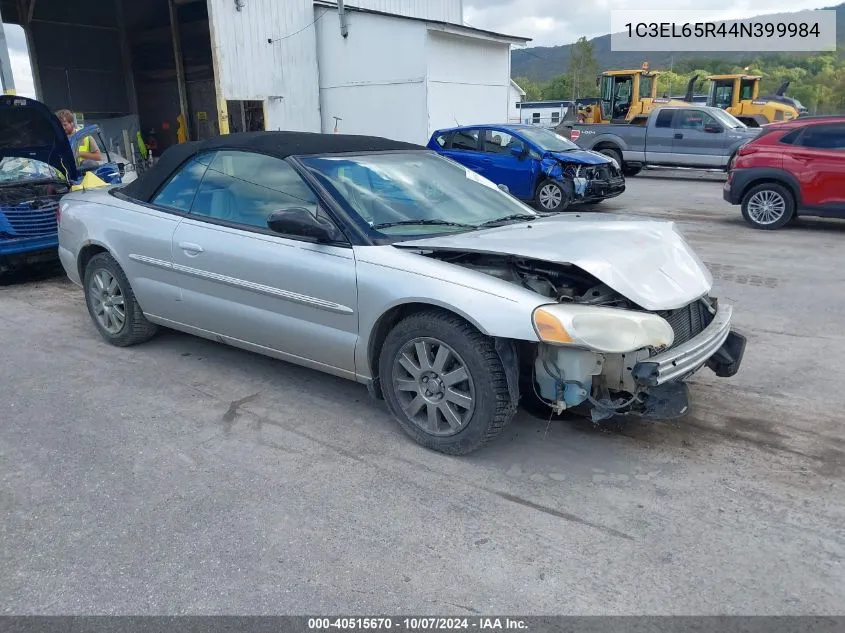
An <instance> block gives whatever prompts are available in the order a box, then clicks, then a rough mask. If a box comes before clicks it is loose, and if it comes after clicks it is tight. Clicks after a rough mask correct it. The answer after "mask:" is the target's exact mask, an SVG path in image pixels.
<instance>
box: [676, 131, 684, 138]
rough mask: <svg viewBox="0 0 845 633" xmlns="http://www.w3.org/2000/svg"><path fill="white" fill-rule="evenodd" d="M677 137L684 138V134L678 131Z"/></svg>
mask: <svg viewBox="0 0 845 633" xmlns="http://www.w3.org/2000/svg"><path fill="white" fill-rule="evenodd" d="M675 138H684V135H683V134H681V133H680V132H678V133H676V134H675Z"/></svg>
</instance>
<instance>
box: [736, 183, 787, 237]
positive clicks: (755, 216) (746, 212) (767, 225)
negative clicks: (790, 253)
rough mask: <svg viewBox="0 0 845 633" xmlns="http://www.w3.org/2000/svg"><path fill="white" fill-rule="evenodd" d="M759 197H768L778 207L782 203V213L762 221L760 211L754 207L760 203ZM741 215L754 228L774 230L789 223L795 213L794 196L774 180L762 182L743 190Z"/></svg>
mask: <svg viewBox="0 0 845 633" xmlns="http://www.w3.org/2000/svg"><path fill="white" fill-rule="evenodd" d="M761 199H768V200H771V201H772V204H774V205H777V207H780V206H781V205H782V209H783V211H782V213H781V214H780V215H779V216H778V217H777V219H773V220H771V221H768V222H763V221H762V219H761V215H760V212H759V211H757V210H756V209H757V208H759V207H757V205H759V204H760V200H761ZM741 208H742V217H743V218H745V221H746V222H748V223H749V224H750V225H751V226H753V227H754V228H755V229H763V230H767V231H774V230H775V229H779V228H782V227H784V226H786V225H787V224H789V222H790V220H792V217H793V216H794V215H795V196H793V195H792V192H791V191H790V190H789V189H788V188H787V187H785V186H784V185H781V184H779V183H776V182H764V183H762V184H760V185H757V186H755V187H752V188H751V189H749V190H748V191H746V192H745V195H744V196H743V197H742V207H741Z"/></svg>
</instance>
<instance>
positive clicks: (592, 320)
mask: <svg viewBox="0 0 845 633" xmlns="http://www.w3.org/2000/svg"><path fill="white" fill-rule="evenodd" d="M532 321H533V322H534V330H535V331H536V332H537V336H538V337H539V338H540V340H541V341H543V342H544V343H550V344H552V345H572V346H574V347H585V348H587V349H591V350H594V351H597V352H603V353H605V354H627V353H628V352H633V351H635V350H638V349H642V348H644V347H654V348H662V347H669V346H671V345H672V343H673V342H674V340H675V333H674V332H673V331H672V326H671V325H669V323H667V322H666V320H665V319H662V318H661V317H659V316H657V315H656V314H650V313H648V312H634V311H631V310H620V309H618V308H604V307H594V306H584V305H570V304H560V303H556V304H549V305H544V306H540V307H539V308H537V309H535V310H534V313H533V315H532Z"/></svg>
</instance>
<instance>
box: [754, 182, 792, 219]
mask: <svg viewBox="0 0 845 633" xmlns="http://www.w3.org/2000/svg"><path fill="white" fill-rule="evenodd" d="M784 213H786V200H784V199H783V196H782V195H780V194H779V193H778V192H777V191H772V190H770V189H763V190H761V191H758V192H757V193H755V194H754V195H753V196H751V199H750V200H749V201H748V215H749V217H750V218H751V219H752V220H754V221H755V222H756V223H757V224H764V225H765V224H774V223H775V222H777V221H778V220H780V219H781V218H782V217H783V214H784Z"/></svg>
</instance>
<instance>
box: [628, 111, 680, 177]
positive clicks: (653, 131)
mask: <svg viewBox="0 0 845 633" xmlns="http://www.w3.org/2000/svg"><path fill="white" fill-rule="evenodd" d="M675 112H676V111H675V110H673V109H669V108H664V109H661V110H659V111H658V112H657V116H656V117H654V120H653V121H650V122H649V124H648V127H647V128H646V143H645V148H644V149H645V160H646V162H649V163H656V164H665V163H672V162H674V159H673V156H672V145H673V144H674V142H675V141H674V136H675V130H674V128H673V127H672V121H673V120H674V118H675ZM626 158H628V157H627V156H626Z"/></svg>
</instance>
